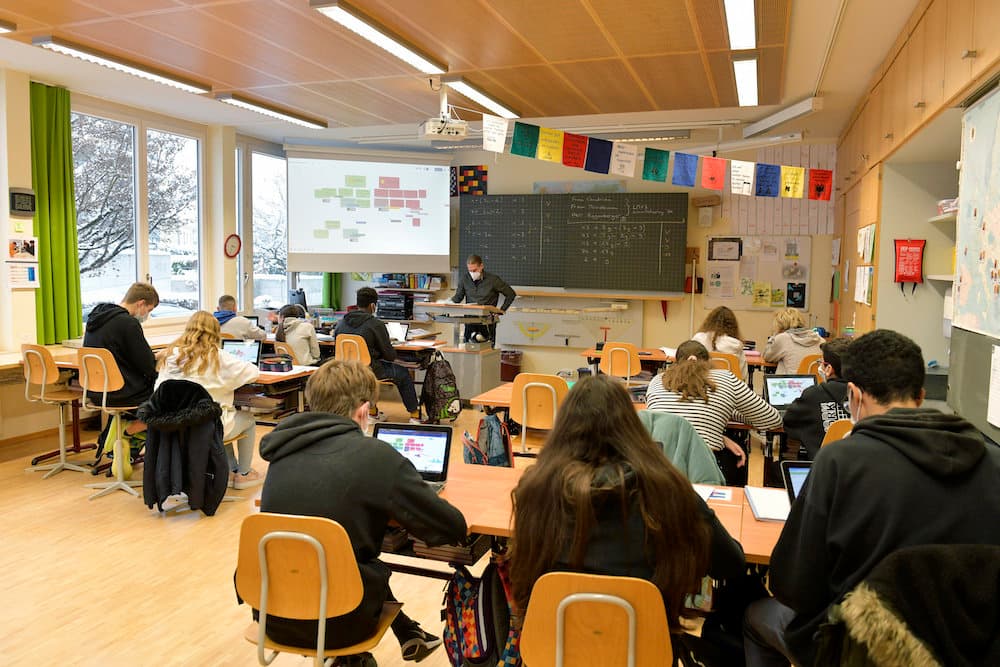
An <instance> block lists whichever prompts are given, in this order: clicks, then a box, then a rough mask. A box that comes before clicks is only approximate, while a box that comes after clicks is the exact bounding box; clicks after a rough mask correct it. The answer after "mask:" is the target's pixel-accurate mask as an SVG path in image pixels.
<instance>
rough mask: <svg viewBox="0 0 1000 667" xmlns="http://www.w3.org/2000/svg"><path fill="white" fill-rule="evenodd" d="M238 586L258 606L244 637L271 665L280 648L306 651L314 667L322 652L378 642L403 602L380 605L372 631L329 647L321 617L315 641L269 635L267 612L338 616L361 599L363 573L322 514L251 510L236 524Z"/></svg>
mask: <svg viewBox="0 0 1000 667" xmlns="http://www.w3.org/2000/svg"><path fill="white" fill-rule="evenodd" d="M236 591H237V592H238V593H239V595H240V597H241V598H243V601H244V602H246V603H247V604H249V605H250V606H251V607H253V608H254V609H258V610H259V611H260V622H259V623H251V624H250V626H249V627H248V628H247V629H246V632H245V633H244V637H245V638H246V640H247V641H249V642H251V643H253V644H256V645H257V660H258V661H259V662H260V664H262V665H269V664H270V663H271V661H272V660H274V658H275V657H276V656H277V655H278V653H292V654H296V655H310V656H312V657H313V659H314V661H315V664H316V665H317V667H319V666H320V665H322V664H323V661H324V658H328V657H336V656H340V655H353V654H356V653H363V652H364V651H369V650H371V649H372V648H374V647H375V646H377V645H378V643H379V641H381V639H382V635H384V634H385V632H386V630H388V629H389V625H390V624H391V623H392V621H393V619H394V618H396V614H398V613H399V610H400V608H401V607H402V606H403V605H402V604H401V603H399V602H386V603H385V604H383V605H382V615H381V616H380V617H379V621H378V627H377V629H376V630H375V634H373V635H372V636H371V637H370V638H368V639H366V640H364V641H362V642H359V643H357V644H355V645H353V646H345V647H344V648H339V649H326V648H325V647H326V623H324V622H323V621H322V620H321V621H320V622H319V623H317V631H316V646H315V647H314V648H301V647H298V646H285V645H282V644H278V643H276V642H273V641H271V640H270V639H268V638H267V617H268V614H271V615H273V616H280V617H283V618H292V619H301V620H312V619H327V618H333V617H336V616H342V615H344V614H346V613H348V612H350V611H353V610H354V609H356V608H357V606H358V605H359V604H360V603H361V598H362V595H363V594H364V588H363V585H362V583H361V573H360V572H359V571H358V564H357V561H356V560H355V557H354V549H353V548H352V547H351V539H350V537H348V535H347V531H345V530H344V528H343V526H341V525H340V524H339V523H337V522H335V521H331V520H330V519H326V518H323V517H314V516H293V515H290V514H270V513H267V512H262V513H253V514H251V515H249V516H248V517H247V518H245V519H244V520H243V525H242V527H241V528H240V548H239V557H238V560H237V564H236ZM266 649H270V650H271V651H273V653H271V655H270V656H267V655H265V650H266Z"/></svg>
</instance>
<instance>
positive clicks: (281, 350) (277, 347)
mask: <svg viewBox="0 0 1000 667" xmlns="http://www.w3.org/2000/svg"><path fill="white" fill-rule="evenodd" d="M274 353H275V354H287V355H288V356H289V357H291V358H292V364H293V365H295V366H298V365H299V359H298V357H296V356H295V350H293V349H292V346H291V345H289V344H288V343H282V342H280V341H274Z"/></svg>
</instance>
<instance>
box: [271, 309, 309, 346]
mask: <svg viewBox="0 0 1000 667" xmlns="http://www.w3.org/2000/svg"><path fill="white" fill-rule="evenodd" d="M286 317H301V318H302V319H305V317H306V309H305V308H303V307H302V306H300V305H299V304H297V303H290V304H288V305H287V306H282V307H281V310H279V311H278V330H277V331H276V332H275V334H274V339H275V340H276V341H278V342H279V343H284V342H285V318H286Z"/></svg>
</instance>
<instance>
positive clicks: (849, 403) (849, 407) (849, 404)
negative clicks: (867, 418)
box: [844, 391, 861, 424]
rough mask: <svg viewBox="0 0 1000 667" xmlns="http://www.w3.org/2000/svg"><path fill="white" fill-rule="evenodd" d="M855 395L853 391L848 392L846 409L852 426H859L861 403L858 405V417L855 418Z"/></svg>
mask: <svg viewBox="0 0 1000 667" xmlns="http://www.w3.org/2000/svg"><path fill="white" fill-rule="evenodd" d="M853 394H854V392H852V391H848V392H847V402H846V405H845V406H844V407H845V408H847V414H848V419H850V420H851V423H852V424H857V423H858V420H859V419H861V404H860V402H859V403H858V416H857V417H855V416H854V408H853V402H852V401H851V396H852V395H853Z"/></svg>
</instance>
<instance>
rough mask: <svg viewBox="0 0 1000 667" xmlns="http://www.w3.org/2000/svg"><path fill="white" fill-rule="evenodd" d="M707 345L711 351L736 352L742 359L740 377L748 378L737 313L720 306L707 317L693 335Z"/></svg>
mask: <svg viewBox="0 0 1000 667" xmlns="http://www.w3.org/2000/svg"><path fill="white" fill-rule="evenodd" d="M691 340H696V341H698V342H699V343H701V344H702V345H704V346H705V349H706V350H708V351H709V352H725V353H726V354H734V355H736V358H737V359H739V361H740V377H742V378H743V381H744V382H746V380H747V358H746V356H745V355H744V354H743V336H742V335H740V325H739V323H737V322H736V315H734V314H733V311H731V310H729V308H726V307H725V306H718V307H717V308H713V309H712V311H711V312H710V313H709V314H708V315H707V316H706V317H705V321H704V322H702V323H701V326H700V327H698V333H696V334H695V335H693V336H691Z"/></svg>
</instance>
